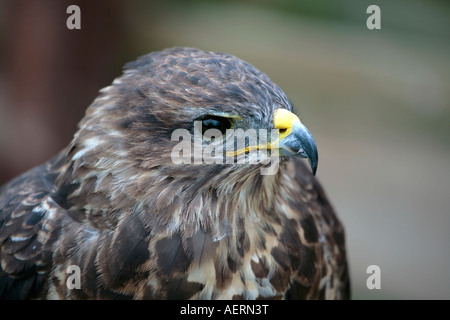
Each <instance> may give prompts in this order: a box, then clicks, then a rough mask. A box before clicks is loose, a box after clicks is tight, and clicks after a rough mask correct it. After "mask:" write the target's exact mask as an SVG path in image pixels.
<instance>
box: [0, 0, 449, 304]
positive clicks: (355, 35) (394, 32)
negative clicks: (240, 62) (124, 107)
mask: <svg viewBox="0 0 450 320" xmlns="http://www.w3.org/2000/svg"><path fill="white" fill-rule="evenodd" d="M393 2H394V1H388V0H386V1H365V0H360V1H351V0H346V1H344V0H334V1H333V0H327V1H325V0H317V1H309V0H305V1H295V0H265V1H256V0H254V1H250V0H247V1H237V0H236V1H225V0H223V1H206V0H205V1H201V0H196V1H181V0H179V1H175V0H171V1H145V0H134V1H111V0H97V1H89V0H79V1H75V0H72V1H66V0H33V1H27V0H3V1H1V2H0V184H3V183H4V182H6V181H7V180H9V179H10V178H12V177H14V176H15V175H17V174H19V173H21V172H23V171H25V170H27V169H29V168H31V167H33V166H35V165H38V164H40V163H42V162H44V161H46V160H47V159H49V158H50V157H51V156H52V155H54V154H56V153H57V152H58V151H59V150H61V149H62V148H63V147H64V146H65V145H67V144H68V143H69V142H70V140H71V137H72V136H73V133H74V132H75V131H76V125H77V123H78V122H79V120H80V119H81V118H82V116H83V113H84V110H85V109H86V108H87V106H88V105H89V104H90V103H91V102H92V101H93V99H94V98H95V96H96V95H97V92H98V90H99V89H101V88H102V87H104V86H106V85H108V84H109V83H111V82H112V80H113V79H114V77H116V76H119V75H120V73H121V68H122V66H123V64H124V63H125V62H127V61H131V60H134V59H135V58H136V57H137V56H139V55H142V54H145V53H148V52H150V51H154V50H160V49H163V48H166V47H171V46H191V47H198V48H200V49H204V50H214V51H223V52H228V53H231V54H234V55H236V56H238V57H240V58H242V59H244V60H246V61H248V62H250V63H251V64H253V65H255V66H256V67H257V68H259V69H260V70H262V71H263V72H265V73H267V74H268V75H269V77H271V78H272V80H273V81H274V82H276V83H277V84H279V85H280V86H281V87H282V88H283V89H284V91H285V92H286V93H287V94H288V96H289V97H290V98H291V100H292V101H293V102H294V105H295V108H296V109H297V111H298V113H299V114H300V117H301V118H302V120H303V122H304V123H306V125H307V126H308V128H309V129H310V131H311V132H312V133H313V135H314V137H315V139H316V142H317V144H318V148H319V153H320V164H319V169H318V178H319V180H320V181H321V182H322V184H323V186H324V188H325V190H326V191H327V193H328V195H329V198H330V200H331V201H332V203H333V204H334V206H335V208H336V211H337V212H338V214H339V216H340V218H341V220H342V221H343V223H344V225H345V227H346V230H347V241H348V250H349V259H350V267H351V275H352V288H353V292H354V298H355V299H380V298H381V299H429V298H433V299H450V276H449V274H450V249H449V248H450V232H449V231H448V230H449V228H450V126H449V124H450V102H449V101H450V73H449V71H450V42H449V39H450V19H449V18H448V17H449V16H450V3H449V2H448V1H445V0H442V1H438V0H432V1H426V2H425V1H419V0H398V1H395V3H393ZM72 4H76V5H78V6H79V7H80V9H81V30H68V29H67V28H66V20H67V18H68V17H69V15H70V14H67V13H66V9H67V7H68V6H69V5H72ZM371 4H377V5H379V6H380V8H381V30H368V29H367V27H366V19H367V18H368V16H369V15H368V14H366V9H367V7H368V6H369V5H371ZM372 264H376V265H379V266H380V268H381V289H380V290H368V289H367V287H366V279H367V277H368V275H367V274H366V268H367V266H369V265H372Z"/></svg>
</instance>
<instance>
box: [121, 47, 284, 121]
mask: <svg viewBox="0 0 450 320" xmlns="http://www.w3.org/2000/svg"><path fill="white" fill-rule="evenodd" d="M127 73H138V74H140V75H142V76H143V77H142V81H141V83H140V85H141V87H144V88H145V91H146V92H147V93H148V94H149V95H153V96H158V97H160V98H163V99H168V100H171V101H172V102H173V101H174V100H176V101H179V102H180V103H184V104H188V105H191V106H192V107H194V108H195V107H199V108H205V107H206V108H216V109H223V111H227V112H232V111H234V112H236V113H240V114H242V113H246V112H247V113H249V112H251V113H254V112H258V111H259V112H260V113H262V114H265V115H266V116H268V115H271V114H272V113H273V110H275V109H276V108H280V107H282V108H287V109H289V110H290V109H291V106H290V103H289V100H288V99H287V97H286V96H285V94H284V93H283V91H282V90H281V89H280V88H279V87H278V86H277V85H276V84H274V83H273V82H272V81H271V80H270V79H269V77H268V76H267V75H265V74H264V73H262V72H260V71H259V70H258V69H256V68H255V67H254V66H252V65H251V64H249V63H247V62H245V61H243V60H241V59H238V58H236V57H234V56H232V55H229V54H225V53H216V52H205V51H201V50H197V49H191V48H173V49H168V50H164V51H160V52H154V53H151V54H148V55H145V56H142V57H140V58H139V59H138V60H136V61H134V62H132V63H129V64H127V65H126V70H125V74H127ZM254 107H257V108H254ZM258 108H259V109H258ZM258 116H262V115H261V114H260V115H258ZM266 116H264V117H266Z"/></svg>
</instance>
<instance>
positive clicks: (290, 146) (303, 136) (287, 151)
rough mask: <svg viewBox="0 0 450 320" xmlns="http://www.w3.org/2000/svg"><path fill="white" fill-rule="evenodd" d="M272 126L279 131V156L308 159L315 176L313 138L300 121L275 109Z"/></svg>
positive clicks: (315, 165) (317, 159)
mask: <svg viewBox="0 0 450 320" xmlns="http://www.w3.org/2000/svg"><path fill="white" fill-rule="evenodd" d="M273 122H274V126H275V128H277V129H279V130H280V141H279V144H278V148H279V153H280V155H281V156H291V157H301V158H308V161H309V165H310V166H311V170H312V173H313V175H315V174H316V171H317V164H318V161H319V156H318V154H317V147H316V142H315V141H314V138H313V137H312V135H311V133H310V132H309V131H308V129H307V128H306V127H305V126H304V125H303V124H302V123H301V122H300V119H299V118H298V117H297V116H296V115H295V114H293V113H292V112H290V111H288V110H286V109H277V110H275V114H274V120H273Z"/></svg>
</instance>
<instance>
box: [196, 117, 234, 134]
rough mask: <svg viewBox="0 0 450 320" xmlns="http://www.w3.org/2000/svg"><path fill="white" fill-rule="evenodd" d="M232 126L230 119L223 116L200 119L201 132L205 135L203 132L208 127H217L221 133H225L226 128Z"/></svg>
mask: <svg viewBox="0 0 450 320" xmlns="http://www.w3.org/2000/svg"><path fill="white" fill-rule="evenodd" d="M231 126H232V123H231V120H230V119H228V118H225V117H218V116H208V117H206V118H203V120H202V134H203V135H205V132H206V131H208V130H209V129H217V130H219V131H220V132H221V133H222V134H223V135H225V133H226V130H227V129H230V128H231Z"/></svg>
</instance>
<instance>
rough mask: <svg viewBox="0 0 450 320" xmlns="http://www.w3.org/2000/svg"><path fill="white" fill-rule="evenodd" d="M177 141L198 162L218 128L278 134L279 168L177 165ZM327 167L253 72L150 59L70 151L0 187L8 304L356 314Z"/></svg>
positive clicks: (275, 92)
mask: <svg viewBox="0 0 450 320" xmlns="http://www.w3.org/2000/svg"><path fill="white" fill-rule="evenodd" d="M196 123H197V124H200V125H201V126H196V125H195V124H196ZM198 128H202V129H201V130H200V131H199V130H198ZM176 129H180V130H184V131H183V132H188V133H191V134H192V137H194V138H192V141H190V142H193V143H194V145H195V144H196V143H197V149H195V147H194V148H193V149H192V150H193V151H192V153H189V152H188V151H189V150H183V152H182V153H183V155H184V151H186V154H187V156H186V157H184V158H183V159H184V160H189V159H190V158H189V157H194V153H195V152H196V150H197V151H198V150H199V148H200V150H203V149H206V148H207V147H208V146H209V145H211V144H212V143H213V142H215V141H221V140H220V139H218V138H217V139H216V138H214V139H213V137H212V136H208V135H207V134H206V132H207V131H208V130H210V129H214V130H215V132H216V133H217V132H220V133H222V134H224V137H226V135H227V132H228V131H229V130H237V129H242V130H248V129H255V130H261V129H266V130H276V131H278V132H279V135H278V138H277V140H276V139H275V140H273V141H272V140H270V141H268V142H266V143H265V147H266V149H268V153H267V157H268V158H269V159H270V157H272V156H273V155H275V154H277V152H278V154H277V157H278V159H279V163H278V169H277V170H276V171H275V172H273V173H272V174H262V171H261V169H262V168H265V167H267V166H268V164H267V162H264V161H263V158H262V157H259V156H258V157H257V158H255V159H256V160H255V159H254V160H255V161H254V163H248V162H244V163H242V162H241V163H238V162H236V161H235V162H220V161H215V162H213V163H206V162H205V161H194V162H189V161H174V157H173V150H174V149H176V147H177V146H179V145H180V141H181V140H180V139H179V138H178V139H174V138H173V133H174V131H175V130H176ZM198 131H199V132H198ZM196 134H197V140H195V139H196V138H195V136H196ZM198 137H200V140H199V141H198ZM265 138H267V137H265ZM194 140H195V141H194ZM263 141H264V140H263V139H262V137H261V139H258V140H257V141H256V144H255V142H254V141H253V144H252V142H249V139H246V142H245V145H244V149H242V148H241V149H238V148H239V146H238V145H237V144H235V145H234V146H235V149H232V150H231V155H232V156H233V157H234V156H236V157H235V158H237V155H238V154H241V155H245V156H248V155H250V154H251V152H250V151H251V150H256V149H258V150H257V151H259V149H261V150H262V149H263V148H262V144H263ZM184 142H186V141H184ZM199 146H200V147H199ZM215 150H216V151H215V152H216V155H217V154H219V156H221V155H220V151H218V150H220V149H215ZM176 154H181V152H180V153H178V152H176ZM223 156H224V158H225V156H227V157H229V156H230V150H229V149H226V150H223ZM175 158H176V157H175ZM219 158H220V157H219ZM219 158H216V159H219ZM248 158H249V156H248V157H247V158H246V159H247V160H248ZM301 158H308V160H309V164H310V167H311V169H312V170H310V169H309V168H308V166H307V165H306V164H305V163H304V160H302V159H301ZM227 159H228V158H227ZM175 160H177V159H175ZM178 160H179V159H178ZM197 160H198V159H197ZM200 160H201V159H200ZM317 163H318V156H317V149H316V144H315V142H314V139H313V138H312V136H311V134H310V132H309V131H308V130H307V129H306V127H305V126H304V124H303V123H302V122H301V121H300V119H299V118H298V116H296V115H295V114H294V113H293V111H292V105H291V103H290V102H289V100H288V98H287V97H286V95H285V94H284V93H283V91H282V90H281V89H280V88H279V87H278V86H277V85H275V84H274V83H273V82H272V81H271V80H270V79H269V78H268V77H267V76H266V75H265V74H263V73H262V72H260V71H259V70H257V69H256V68H255V67H253V66H252V65H250V64H248V63H246V62H244V61H242V60H240V59H238V58H236V57H234V56H232V55H229V54H225V53H217V52H206V51H201V50H198V49H194V48H170V49H166V50H163V51H159V52H153V53H150V54H147V55H144V56H142V57H140V58H138V59H137V60H136V61H134V62H131V63H128V64H126V65H125V67H124V71H123V74H122V75H121V76H120V77H118V78H117V79H115V80H114V81H113V83H112V84H111V85H110V86H108V87H106V88H104V89H102V90H100V94H99V96H98V97H97V98H96V99H95V100H94V101H93V103H92V104H91V105H90V106H89V107H88V109H87V111H86V114H85V117H84V118H83V119H82V120H81V122H80V123H79V126H78V131H77V132H76V133H75V135H74V138H73V140H72V141H71V143H70V144H69V145H68V146H67V148H65V149H64V150H62V151H61V152H60V153H59V154H57V155H56V156H55V157H54V158H53V159H51V160H49V161H48V162H46V163H44V164H43V165H41V166H38V167H36V168H34V169H31V170H30V171H28V172H26V173H24V174H22V175H20V176H18V177H17V178H15V179H13V180H12V181H10V182H8V183H6V184H5V185H3V186H2V187H1V188H0V260H1V265H0V297H1V298H2V299H347V298H349V296H350V287H349V276H348V267H347V260H346V249H345V240H344V230H343V226H342V224H341V223H340V221H339V219H338V218H337V216H336V215H335V212H334V211H333V209H332V207H331V205H330V203H329V201H328V200H327V198H326V195H325V193H324V191H323V189H322V187H321V186H320V185H319V182H318V181H317V179H316V178H315V176H314V174H315V171H316V168H317ZM77 270H78V272H76V271H77ZM75 276H76V277H75ZM77 281H78V282H77Z"/></svg>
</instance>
